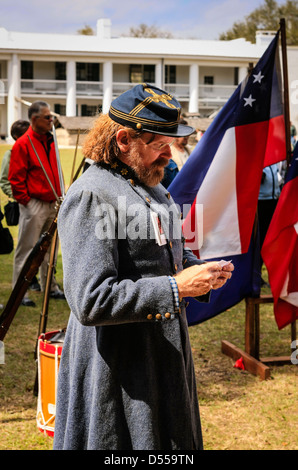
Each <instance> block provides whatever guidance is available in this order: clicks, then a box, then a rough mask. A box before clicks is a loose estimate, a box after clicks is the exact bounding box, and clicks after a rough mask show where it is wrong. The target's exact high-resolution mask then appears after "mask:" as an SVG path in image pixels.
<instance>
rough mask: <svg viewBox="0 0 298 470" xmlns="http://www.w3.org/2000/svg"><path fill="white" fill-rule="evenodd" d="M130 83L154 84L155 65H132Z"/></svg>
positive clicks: (130, 67)
mask: <svg viewBox="0 0 298 470" xmlns="http://www.w3.org/2000/svg"><path fill="white" fill-rule="evenodd" d="M129 81H130V83H143V82H148V83H154V82H155V65H151V64H148V65H142V64H130V66H129Z"/></svg>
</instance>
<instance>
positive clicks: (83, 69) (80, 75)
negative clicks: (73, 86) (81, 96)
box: [77, 62, 99, 82]
mask: <svg viewBox="0 0 298 470" xmlns="http://www.w3.org/2000/svg"><path fill="white" fill-rule="evenodd" d="M77 80H78V81H82V82H99V64H91V63H85V62H77Z"/></svg>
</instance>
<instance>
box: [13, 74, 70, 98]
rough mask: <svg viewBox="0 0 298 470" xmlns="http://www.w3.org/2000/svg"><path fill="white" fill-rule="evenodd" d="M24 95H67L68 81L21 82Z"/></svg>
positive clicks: (23, 80)
mask: <svg viewBox="0 0 298 470" xmlns="http://www.w3.org/2000/svg"><path fill="white" fill-rule="evenodd" d="M21 93H22V94H31V93H33V94H41V95H44V94H49V95H66V80H31V79H24V78H23V79H22V80H21Z"/></svg>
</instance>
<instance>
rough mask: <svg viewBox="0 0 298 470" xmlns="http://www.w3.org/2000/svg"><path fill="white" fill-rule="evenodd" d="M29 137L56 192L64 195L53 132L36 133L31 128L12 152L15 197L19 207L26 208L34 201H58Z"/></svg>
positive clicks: (11, 165) (12, 182) (11, 180)
mask: <svg viewBox="0 0 298 470" xmlns="http://www.w3.org/2000/svg"><path fill="white" fill-rule="evenodd" d="M28 135H29V136H30V138H31V140H32V143H33V145H34V147H35V150H36V152H37V154H38V156H39V158H40V160H41V162H42V164H43V166H44V168H45V170H46V173H47V175H48V177H49V179H50V181H51V183H52V185H53V187H54V189H55V191H56V193H57V194H58V196H61V190H60V183H59V175H58V168H57V159H56V152H55V146H54V141H53V136H52V134H50V133H49V134H46V135H40V134H37V133H36V132H34V131H33V129H32V128H31V126H30V127H29V129H28V131H27V132H26V133H25V134H24V135H23V136H22V137H20V138H19V139H18V140H17V141H16V143H15V144H14V146H13V148H12V151H11V157H10V165H9V172H8V179H9V181H10V183H11V187H12V192H13V196H14V198H15V199H16V200H17V201H18V202H19V203H20V204H24V205H26V204H28V202H29V201H30V199H31V198H34V199H40V200H41V201H46V202H53V201H55V200H56V198H55V196H54V194H53V191H52V189H51V187H50V185H49V182H48V181H47V179H46V176H45V174H44V172H43V169H42V168H41V166H40V163H39V161H38V158H37V156H36V155H35V152H34V150H33V148H32V146H31V143H30V141H29V138H28Z"/></svg>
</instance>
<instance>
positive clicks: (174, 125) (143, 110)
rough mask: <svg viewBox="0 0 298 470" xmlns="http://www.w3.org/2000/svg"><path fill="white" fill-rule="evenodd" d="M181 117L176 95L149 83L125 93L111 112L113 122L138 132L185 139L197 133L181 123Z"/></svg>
mask: <svg viewBox="0 0 298 470" xmlns="http://www.w3.org/2000/svg"><path fill="white" fill-rule="evenodd" d="M180 113H181V106H180V104H179V102H178V101H177V100H176V99H175V98H174V97H173V96H172V95H169V94H168V93H166V92H165V91H163V90H160V89H159V88H156V87H155V86H153V85H148V84H147V83H143V84H141V85H136V86H135V87H133V88H132V89H131V90H128V91H126V92H124V93H122V95H120V96H118V97H117V98H116V99H115V100H114V101H113V102H112V104H111V107H110V110H109V116H110V118H111V119H112V120H113V121H116V122H118V123H119V124H122V125H123V126H127V127H132V128H133V129H135V130H137V131H144V132H152V133H153V134H161V135H167V136H171V137H185V136H187V135H190V134H192V133H193V132H194V131H195V129H194V128H193V127H190V126H186V125H184V124H180V123H179V121H180Z"/></svg>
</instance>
